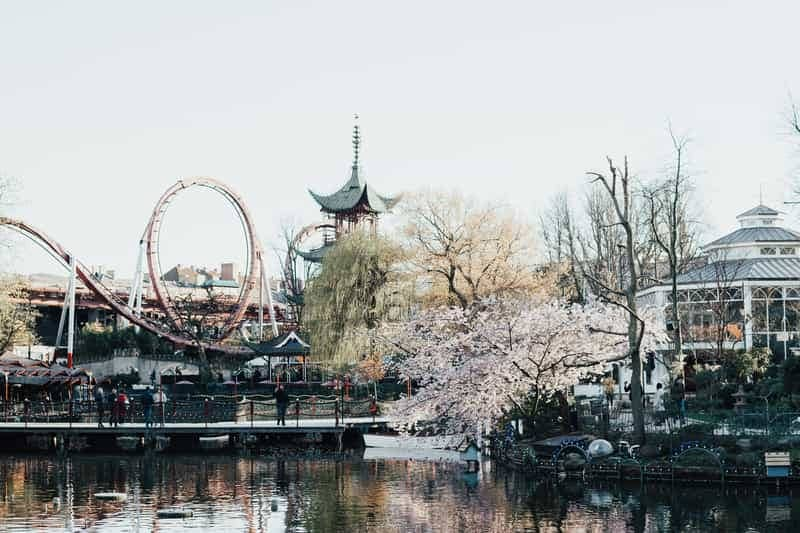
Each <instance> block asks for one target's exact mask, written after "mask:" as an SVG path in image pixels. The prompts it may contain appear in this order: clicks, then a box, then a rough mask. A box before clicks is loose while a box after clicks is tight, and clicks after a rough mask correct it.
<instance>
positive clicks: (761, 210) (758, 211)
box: [736, 204, 781, 218]
mask: <svg viewBox="0 0 800 533" xmlns="http://www.w3.org/2000/svg"><path fill="white" fill-rule="evenodd" d="M780 214H781V213H780V211H776V210H775V209H772V208H771V207H767V206H766V205H764V204H759V205H757V206H755V207H754V208H753V209H748V210H747V211H745V212H744V213H742V214H740V215H736V218H742V217H755V216H777V215H780Z"/></svg>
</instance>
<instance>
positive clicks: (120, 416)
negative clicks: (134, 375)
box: [117, 389, 130, 424]
mask: <svg viewBox="0 0 800 533" xmlns="http://www.w3.org/2000/svg"><path fill="white" fill-rule="evenodd" d="M129 403H130V402H129V401H128V395H127V394H125V389H120V390H119V394H118V395H117V423H118V424H124V423H125V414H126V411H127V409H128V404H129Z"/></svg>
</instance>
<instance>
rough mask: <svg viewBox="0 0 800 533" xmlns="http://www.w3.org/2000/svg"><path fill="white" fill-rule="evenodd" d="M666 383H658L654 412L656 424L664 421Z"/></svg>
mask: <svg viewBox="0 0 800 533" xmlns="http://www.w3.org/2000/svg"><path fill="white" fill-rule="evenodd" d="M665 410H666V409H665V405H664V385H662V384H661V383H659V384H657V385H656V394H655V396H654V397H653V412H654V413H655V419H656V425H657V426H660V425H661V424H663V423H664V418H665V416H664V411H665Z"/></svg>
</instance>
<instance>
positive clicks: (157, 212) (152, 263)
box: [143, 178, 275, 339]
mask: <svg viewBox="0 0 800 533" xmlns="http://www.w3.org/2000/svg"><path fill="white" fill-rule="evenodd" d="M191 187H205V188H208V189H211V190H213V191H215V192H217V193H219V194H220V195H222V197H224V198H225V199H226V200H227V201H228V202H229V203H230V204H231V206H232V207H233V208H234V210H235V211H236V214H237V216H238V217H239V221H240V222H241V224H242V230H243V231H244V233H245V237H246V242H247V255H248V258H247V270H246V273H245V277H244V282H243V283H242V287H241V289H240V291H239V297H238V298H237V305H236V307H235V309H234V310H233V312H232V313H230V314H229V315H228V318H227V319H226V320H225V323H224V324H223V326H222V328H221V330H222V333H221V334H220V339H224V338H226V337H227V336H229V335H230V334H231V333H232V332H233V331H234V329H236V327H237V326H238V324H239V322H240V321H241V320H242V317H243V316H244V314H245V312H246V311H247V304H248V302H249V298H250V293H251V292H252V291H253V289H254V288H255V286H256V284H257V283H258V281H259V276H260V275H263V274H262V272H261V269H262V265H263V263H262V260H263V257H262V255H263V251H262V249H261V242H260V241H259V240H258V236H257V235H256V230H255V226H254V225H253V222H252V218H251V216H250V212H249V211H248V209H247V207H246V205H245V203H244V200H243V199H242V198H241V197H240V196H239V195H237V194H236V193H235V192H234V191H233V190H232V189H231V188H230V187H228V186H227V185H225V184H224V183H222V182H221V181H218V180H215V179H213V178H191V179H188V180H179V181H178V182H177V183H176V184H175V185H173V186H172V187H170V188H169V189H167V191H166V192H165V193H164V194H163V195H161V198H159V200H158V202H157V203H156V206H155V207H154V208H153V212H152V215H151V216H150V221H149V222H148V223H147V228H146V229H145V233H144V237H143V241H144V243H145V246H146V252H147V270H148V273H149V275H150V283H151V285H152V287H153V292H154V293H155V297H156V300H157V301H158V304H159V306H160V307H161V309H163V311H164V313H165V314H166V316H167V318H168V319H169V321H170V322H171V323H172V324H173V325H174V327H175V329H176V330H178V331H180V330H182V329H183V324H182V321H181V317H180V315H179V313H178V311H177V309H176V307H175V303H174V301H173V299H172V297H171V296H170V294H169V290H168V289H167V285H166V283H164V281H163V276H162V269H161V263H160V261H159V257H158V254H159V248H160V246H159V237H160V233H161V223H162V221H163V219H164V215H165V214H166V212H167V208H168V207H169V204H170V203H171V202H172V201H173V200H174V199H175V198H176V197H177V196H178V195H179V194H180V193H181V192H182V191H184V190H186V189H189V188H191ZM274 312H275V311H274V309H272V308H270V313H274Z"/></svg>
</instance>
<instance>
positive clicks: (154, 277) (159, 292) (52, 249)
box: [0, 178, 275, 354]
mask: <svg viewBox="0 0 800 533" xmlns="http://www.w3.org/2000/svg"><path fill="white" fill-rule="evenodd" d="M194 186H197V187H206V188H209V189H212V190H214V191H216V192H218V193H219V194H221V195H222V196H223V197H224V198H225V199H226V200H228V201H229V202H230V203H231V205H232V206H233V207H234V209H235V210H236V213H237V215H238V217H239V220H240V221H241V223H242V228H243V230H244V232H245V236H246V238H247V247H248V264H247V273H246V275H245V279H244V282H243V284H242V288H241V290H240V292H239V298H238V300H237V305H236V307H235V308H234V310H233V312H231V313H230V315H229V316H228V318H227V319H226V321H225V323H224V325H223V327H222V328H221V334H220V336H219V340H223V339H225V338H226V337H228V336H229V335H230V334H231V333H232V332H233V330H234V329H235V328H236V327H237V325H238V324H239V322H240V321H241V320H242V317H243V316H244V314H245V313H246V311H247V305H248V300H249V298H250V294H251V292H252V291H253V288H254V287H255V286H256V284H257V282H258V278H259V276H260V275H262V273H261V264H262V248H261V244H260V241H259V240H258V237H257V235H256V231H255V227H254V225H253V222H252V219H251V217H250V213H249V211H248V210H247V207H246V206H245V204H244V201H243V200H242V198H241V197H240V196H238V195H237V194H236V193H235V192H234V191H233V190H232V189H231V188H230V187H228V186H227V185H225V184H224V183H222V182H220V181H218V180H215V179H212V178H192V179H188V180H180V181H178V182H177V183H176V184H175V185H173V186H172V187H170V188H169V189H167V191H166V192H165V193H164V194H163V195H162V196H161V198H160V199H159V200H158V203H157V204H156V206H155V208H154V209H153V212H152V215H151V216H150V220H149V221H148V223H147V227H146V229H145V233H144V237H143V240H144V244H145V246H146V250H147V268H148V274H149V277H150V282H151V285H152V287H153V290H154V293H155V297H156V300H157V302H158V304H159V306H160V307H161V309H162V310H163V311H164V313H165V314H166V316H167V318H168V319H169V321H170V322H171V323H172V324H173V325H174V326H175V327H176V329H178V330H180V325H181V322H180V317H179V316H178V313H177V312H176V309H175V305H174V303H173V301H172V299H171V298H170V296H169V293H168V291H167V288H166V285H165V283H164V282H163V280H162V279H161V277H162V276H161V265H160V263H159V259H158V243H159V241H158V239H159V233H160V230H161V222H162V220H163V217H164V214H165V213H166V211H167V207H168V206H169V204H170V203H171V202H172V201H173V200H174V199H175V197H176V196H177V195H178V194H179V193H180V192H181V191H183V190H185V189H188V188H190V187H194ZM0 226H7V227H9V228H11V229H14V230H16V231H18V232H19V233H22V234H23V235H25V236H26V237H28V238H30V239H31V240H33V241H34V242H35V243H37V244H39V245H40V246H42V247H43V248H44V249H45V251H47V252H48V253H49V254H50V255H52V256H53V257H54V258H56V259H57V260H58V261H59V262H60V263H61V264H62V265H63V266H65V267H68V265H69V263H70V261H71V259H72V257H71V255H70V253H69V252H68V251H67V250H65V249H64V247H62V246H61V245H60V244H59V243H58V242H56V241H55V240H54V239H52V238H51V237H49V236H48V235H47V234H46V233H44V232H43V231H41V230H39V229H38V228H35V227H34V226H31V225H30V224H27V223H26V222H23V221H21V220H16V219H12V218H7V217H0ZM75 271H76V275H77V277H78V279H80V281H81V282H82V283H83V284H84V286H86V288H87V289H89V290H90V291H92V292H93V293H94V294H95V295H96V296H97V297H98V298H99V299H100V300H102V301H104V302H105V303H106V304H108V306H109V307H110V308H111V309H112V310H113V311H114V312H115V313H117V314H118V315H120V316H122V317H124V318H125V319H127V320H128V321H129V322H131V323H132V324H134V325H136V326H139V327H141V328H143V329H145V330H147V331H150V332H151V333H154V334H155V335H158V336H159V337H161V338H164V339H167V340H169V341H170V342H173V343H175V344H176V345H178V346H189V345H196V344H197V343H196V342H195V341H193V340H191V339H188V338H186V337H183V336H181V335H179V334H176V333H174V332H171V331H167V330H165V329H164V325H163V324H160V323H158V322H156V321H154V320H151V319H149V318H146V317H142V316H138V315H137V314H136V313H134V312H133V310H132V309H131V308H130V307H128V305H127V303H125V302H123V301H122V300H120V299H119V298H118V297H117V296H116V295H115V294H114V292H113V291H112V290H111V289H109V288H108V287H106V286H105V285H103V284H102V283H101V282H100V281H99V280H97V279H96V278H95V277H94V276H93V275H92V272H91V270H90V269H88V268H87V267H86V266H85V265H84V264H83V263H81V262H80V261H79V260H78V259H77V258H75ZM268 290H269V289H268ZM274 312H275V310H274V309H270V313H274ZM203 346H204V347H205V348H206V349H207V350H216V351H220V352H224V353H228V354H243V353H245V352H250V350H249V349H246V348H241V347H237V346H227V345H224V344H221V343H203Z"/></svg>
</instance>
